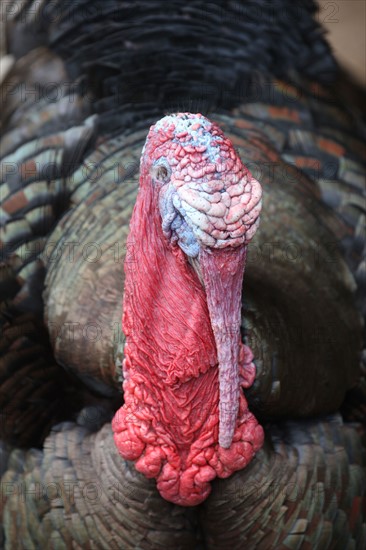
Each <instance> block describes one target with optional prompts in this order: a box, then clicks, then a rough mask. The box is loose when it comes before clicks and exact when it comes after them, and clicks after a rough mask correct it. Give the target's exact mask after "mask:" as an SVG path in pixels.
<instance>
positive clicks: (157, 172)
mask: <svg viewBox="0 0 366 550" xmlns="http://www.w3.org/2000/svg"><path fill="white" fill-rule="evenodd" d="M152 175H153V177H154V178H155V179H157V180H158V181H161V182H163V183H165V182H167V181H168V179H169V170H168V168H167V167H166V166H164V165H163V164H159V165H157V166H154V168H153V170H152Z"/></svg>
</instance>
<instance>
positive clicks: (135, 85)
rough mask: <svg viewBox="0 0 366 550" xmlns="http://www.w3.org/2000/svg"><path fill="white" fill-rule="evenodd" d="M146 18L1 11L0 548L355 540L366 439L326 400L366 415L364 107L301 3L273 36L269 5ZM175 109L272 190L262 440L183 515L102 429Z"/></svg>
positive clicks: (261, 331) (266, 234)
mask: <svg viewBox="0 0 366 550" xmlns="http://www.w3.org/2000/svg"><path fill="white" fill-rule="evenodd" d="M11 5H13V4H10V6H11ZM14 6H15V3H14V5H13V7H14ZM240 6H241V9H240ZM158 8H159V3H158V2H151V3H149V5H148V3H146V2H138V3H136V5H134V6H132V4H131V3H129V2H123V3H122V2H121V3H119V2H110V3H106V4H102V3H100V2H94V3H93V4H91V5H89V7H88V6H87V5H86V3H84V2H77V3H76V4H75V6H74V8H70V9H66V8H65V10H64V11H63V10H62V9H61V6H60V5H59V4H57V3H55V2H53V3H47V2H43V3H42V4H40V5H39V6H38V10H40V11H39V12H38V15H39V14H41V15H42V17H40V16H39V17H37V15H36V12H35V6H34V4H32V3H28V4H27V3H24V5H23V7H22V9H21V10H20V11H16V10H15V7H14V9H13V11H11V10H10V11H9V14H10V15H9V19H11V20H10V21H9V23H8V44H9V46H8V47H9V50H10V52H11V53H13V54H14V56H15V58H16V61H15V64H14V66H13V68H12V70H11V72H10V73H9V74H8V76H7V77H6V79H5V80H4V82H3V83H2V88H3V93H4V94H5V98H6V104H5V110H4V122H3V124H4V136H3V138H2V142H1V153H2V166H3V170H2V175H3V178H2V180H3V181H2V191H1V197H2V210H1V217H2V220H1V221H2V223H3V226H4V228H3V234H2V241H3V245H4V252H5V254H4V256H5V264H4V268H3V278H2V282H1V287H0V289H1V292H2V295H1V296H2V300H3V302H2V311H1V315H2V332H1V340H0V346H1V350H2V359H1V363H0V384H1V386H0V403H1V409H2V425H1V430H2V432H1V433H2V438H3V440H4V443H2V444H1V445H2V446H1V447H0V452H1V474H3V478H2V488H3V495H2V497H3V498H2V502H1V512H2V517H3V527H4V533H3V542H4V546H5V548H26V549H27V550H28V549H30V548H46V547H52V548H144V549H145V548H146V549H148V548H153V549H155V548H167V547H173V548H192V547H194V545H195V544H196V545H197V546H199V545H200V547H201V548H217V549H219V548H220V549H225V548H242V547H243V546H247V547H248V548H263V549H265V548H303V549H306V548H342V549H343V548H362V547H363V545H364V544H365V540H366V525H365V508H364V507H365V500H364V499H365V484H366V481H365V480H366V475H365V450H364V447H363V445H362V437H363V433H364V432H363V428H362V427H361V424H360V423H352V422H348V423H347V422H344V421H343V419H342V417H341V415H340V414H339V412H337V411H338V410H339V408H340V406H341V405H342V402H343V401H344V398H345V392H346V391H347V390H351V393H350V394H349V395H350V397H349V398H348V399H346V402H345V404H344V405H343V410H344V412H345V415H346V417H347V418H348V419H349V420H351V421H362V420H363V419H364V411H365V408H364V407H365V405H364V403H365V402H364V401H363V399H364V397H363V393H362V392H363V387H364V386H363V385H362V384H364V381H363V380H362V379H360V366H359V363H360V359H359V358H360V350H361V346H362V340H361V326H362V325H361V320H360V314H359V308H358V307H357V297H359V296H360V295H361V297H362V294H361V293H362V284H363V278H364V269H365V267H364V264H363V263H362V252H363V247H364V237H363V224H364V220H365V218H364V216H365V209H364V203H363V198H362V191H363V177H364V166H363V158H364V154H365V148H364V143H363V138H362V136H363V131H364V130H363V128H362V121H361V117H360V115H359V114H358V113H357V112H353V111H352V110H351V109H350V107H349V106H347V105H345V104H344V101H343V102H342V98H340V97H339V95H337V93H336V91H335V90H334V86H333V88H332V85H329V83H331V82H332V78H333V79H334V78H335V74H336V68H335V65H334V61H333V59H332V57H331V55H330V53H329V51H328V49H327V46H326V44H325V42H324V41H323V38H322V36H321V35H320V33H319V30H318V28H317V26H316V24H315V23H314V22H313V4H312V2H304V3H303V4H302V8H301V9H302V10H303V12H302V15H303V17H302V19H301V21H299V20H298V18H297V15H298V12H296V9H295V8H291V7H290V4H289V3H287V2H285V1H284V2H280V3H279V4H278V13H277V15H276V19H275V22H276V23H277V26H278V33H279V36H283V35H285V36H286V38H282V39H281V40H279V37H278V36H276V34H275V32H274V36H273V37H270V36H267V35H266V38H265V34H266V33H268V25H269V21H271V19H270V18H271V17H272V18H273V16H274V12H273V11H271V10H270V8H268V6H266V5H265V3H264V4H263V6H262V10H264V11H262V12H261V13H259V12H258V9H256V8H255V6H254V5H252V4H251V3H248V4H240V3H231V2H229V3H228V4H227V5H226V4H225V6H224V4H223V3H221V2H213V3H210V7H209V9H208V8H206V10H207V11H205V10H204V9H203V7H202V4H201V3H200V2H192V3H191V6H183V5H182V3H180V2H172V3H171V4H170V7H169V9H168V11H167V13H166V14H164V15H161V14H160V12H159V9H158ZM281 9H282V12H281ZM268 10H269V11H268ZM281 13H282V16H281V15H278V14H281ZM222 19H223V24H221V27H220V29H221V30H220V32H218V30H217V29H218V28H219V27H218V25H219V22H220V21H221V22H222ZM295 20H296V21H297V25H298V27H297V32H295V33H294V35H293V34H292V31H291V28H292V27H293V26H294V25H292V24H291V21H292V22H293V21H295ZM56 23H57V24H56ZM261 25H263V27H261ZM273 26H274V27H276V25H272V27H273ZM106 28H108V29H110V31H111V33H110V34H108V36H106V34H105V32H106ZM162 30H163V32H162ZM35 31H37V32H35ZM285 31H286V32H285ZM20 35H22V37H23V38H22V39H21V40H20V39H19V37H20ZM91 37H92V38H91ZM305 37H306V38H305ZM266 41H267V42H266ZM297 41H299V42H297ZM192 43H195V44H197V45H198V46H199V47H198V52H199V54H195V53H193V50H192ZM299 52H300V53H299ZM254 60H256V66H255V67H254ZM324 79H325V82H324ZM184 110H190V111H204V112H205V113H207V114H208V116H209V118H210V119H211V120H214V121H216V122H217V123H218V124H219V125H220V127H221V128H222V129H223V130H224V132H225V135H227V136H228V137H229V138H230V139H231V140H232V142H233V144H234V146H235V147H236V148H237V149H238V152H239V154H240V157H241V159H242V160H243V162H244V163H245V165H246V166H247V167H248V168H249V169H250V170H251V172H252V173H253V175H254V176H255V177H256V178H257V179H258V180H259V181H260V182H261V184H262V186H263V190H264V202H263V215H262V220H261V226H260V229H259V230H258V233H257V236H256V239H255V241H254V242H253V243H252V245H251V248H249V255H248V264H247V269H246V273H245V278H244V295H243V316H242V337H243V340H244V342H245V343H247V344H249V345H250V347H251V348H252V350H253V353H254V357H255V364H256V368H257V376H256V380H255V383H254V385H253V386H252V388H251V389H250V390H248V391H247V392H246V395H247V398H248V401H249V405H250V408H251V410H253V411H255V414H256V415H257V417H258V418H259V419H260V420H261V422H262V424H263V426H264V428H265V433H266V436H267V440H266V443H265V445H264V447H263V449H262V450H261V451H259V452H258V453H257V454H256V457H255V458H254V459H253V461H252V462H251V463H250V465H249V466H247V467H246V468H245V469H244V470H242V471H239V472H237V473H235V474H234V475H232V476H231V477H230V478H229V479H226V480H220V481H216V482H214V483H213V491H212V493H211V495H210V496H209V497H208V499H207V500H206V501H205V502H204V503H203V504H202V505H200V506H198V507H195V508H192V509H187V508H184V507H180V506H175V505H173V504H171V503H169V502H166V501H165V500H163V499H162V498H161V497H160V495H159V494H158V492H157V490H156V487H155V482H154V481H150V480H147V479H145V477H144V476H142V475H141V474H139V473H138V472H136V470H135V469H134V466H133V464H132V463H130V462H128V461H125V460H123V459H122V458H121V457H120V456H119V454H118V451H117V450H116V448H115V445H114V442H113V436H112V432H111V427H110V419H111V416H112V414H113V413H114V411H115V410H116V408H117V407H118V406H120V405H121V403H122V400H123V396H122V395H121V392H120V390H121V381H122V371H121V359H122V356H123V344H124V336H123V333H122V332H121V329H120V319H121V313H122V296H123V263H124V262H125V261H126V262H131V263H132V264H133V263H134V262H138V261H139V259H138V258H137V257H135V255H134V249H133V247H130V248H126V238H127V234H128V224H129V220H130V217H131V214H132V208H133V205H134V203H135V199H136V194H137V189H138V175H139V159H140V156H141V150H142V146H143V144H144V141H145V138H146V135H147V132H148V129H149V126H150V125H151V124H152V123H154V122H155V121H156V120H157V119H158V118H159V117H160V116H162V115H163V114H165V113H166V112H174V111H184ZM357 384H358V385H357ZM355 387H356V389H352V388H355ZM83 407H84V409H83ZM81 409H83V411H82V412H81V413H79V412H80V411H81ZM60 421H63V423H61V424H60V423H59V422H60Z"/></svg>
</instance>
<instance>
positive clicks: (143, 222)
mask: <svg viewBox="0 0 366 550" xmlns="http://www.w3.org/2000/svg"><path fill="white" fill-rule="evenodd" d="M142 177H143V178H144V177H146V175H142ZM150 189H151V192H150ZM150 189H149V188H148V185H147V186H145V185H143V186H142V189H141V190H140V192H139V195H138V198H137V203H136V206H135V209H134V213H133V216H132V220H131V225H130V234H129V237H128V241H127V249H128V256H127V257H126V261H125V277H126V279H125V296H124V314H123V330H124V333H125V335H126V339H127V341H128V344H127V346H126V350H125V352H126V355H128V356H129V357H130V359H131V360H133V362H134V364H135V365H136V370H137V371H138V372H139V373H141V374H143V375H144V376H146V374H147V373H148V377H149V378H150V379H151V381H153V385H154V390H155V391H157V392H159V393H160V392H169V394H174V395H175V397H176V398H177V399H178V402H177V405H181V406H183V405H185V406H186V405H187V403H186V400H189V401H190V403H191V405H190V409H191V410H192V409H195V408H196V407H198V406H200V407H202V397H203V396H204V399H205V401H206V402H207V403H208V402H209V398H208V397H209V396H208V395H206V394H201V395H198V396H194V395H189V393H190V392H189V391H188V392H187V390H188V387H187V386H184V383H185V382H187V381H191V382H192V384H193V385H194V384H197V377H198V376H199V375H200V374H204V373H207V371H208V369H209V368H210V367H213V366H215V365H216V364H217V357H216V347H215V340H214V336H213V332H212V329H211V324H210V318H209V313H208V308H207V302H206V296H205V292H204V289H203V287H202V285H201V283H200V282H199V280H198V277H197V275H196V273H195V271H194V270H193V268H192V267H191V266H190V264H189V263H188V261H187V259H186V257H185V255H184V253H183V252H182V250H181V249H180V248H179V247H177V246H174V245H171V244H170V243H169V242H168V241H167V240H166V238H165V237H164V236H163V234H162V232H161V230H160V227H161V219H160V214H159V212H158V210H157V208H156V204H157V202H158V201H157V197H156V196H155V195H156V189H154V188H153V187H151V188H150ZM129 256H130V257H129ZM211 378H212V376H211ZM150 389H151V387H150ZM191 390H193V387H192V388H191ZM164 403H165V401H164V400H163V402H162V403H161V406H162V407H163V406H165V405H164ZM179 412H180V411H177V410H176V409H175V408H174V409H173V410H172V413H173V414H174V416H175V415H176V414H177V413H178V414H179ZM165 413H166V414H168V410H166V411H165ZM185 414H186V413H185ZM201 414H202V413H201ZM168 418H169V415H168ZM168 418H167V420H168ZM171 420H173V419H171ZM174 424H175V423H173V426H174ZM173 429H174V428H173Z"/></svg>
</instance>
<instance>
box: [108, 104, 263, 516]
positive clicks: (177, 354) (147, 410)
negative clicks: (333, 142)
mask: <svg viewBox="0 0 366 550" xmlns="http://www.w3.org/2000/svg"><path fill="white" fill-rule="evenodd" d="M260 209H261V186H260V184H259V183H258V181H256V180H255V179H254V178H253V176H252V175H251V174H250V172H249V171H248V170H247V169H246V167H245V166H244V165H243V164H242V162H241V160H240V158H239V157H238V155H237V153H236V152H235V150H234V148H233V146H232V143H231V142H230V140H229V139H227V138H226V137H225V135H224V134H223V132H222V131H221V129H220V128H219V127H218V126H217V125H216V124H214V123H211V122H210V121H209V120H208V119H207V118H205V117H203V116H202V115H200V114H190V113H184V114H182V113H179V114H176V115H170V116H166V117H164V118H163V119H161V120H160V121H159V122H157V123H156V124H155V125H154V126H152V127H151V129H150V132H149V134H148V137H147V140H146V143H145V146H144V148H143V152H142V156H141V166H140V188H139V194H138V197H137V201H136V205H135V208H134V211H133V215H132V219H131V224H130V233H129V237H128V241H129V242H130V243H133V246H134V251H135V257H137V258H139V261H138V262H136V263H134V264H131V263H129V262H126V263H125V273H126V279H125V295H124V304H123V319H122V324H123V330H124V333H125V335H126V346H125V359H124V362H123V372H124V383H123V390H124V399H125V403H124V405H123V407H121V409H120V410H119V411H118V412H117V413H116V415H115V418H114V420H113V430H114V438H115V442H116V445H117V447H118V449H119V452H120V453H121V455H122V456H123V457H124V458H125V459H127V460H133V461H135V466H136V469H137V470H138V471H140V472H142V473H143V474H145V475H146V476H147V477H149V478H156V481H157V488H158V490H159V492H160V494H161V495H162V496H163V497H164V498H165V499H166V500H169V501H171V502H174V503H176V504H180V505H184V506H193V505H196V504H199V503H200V502H202V501H203V500H204V499H205V498H206V497H207V496H208V494H209V493H210V483H209V482H210V481H211V480H212V479H214V478H215V477H216V476H218V477H221V478H225V477H228V476H230V475H231V474H232V473H233V472H235V471H236V470H239V469H242V468H244V467H245V466H246V465H247V464H248V463H249V462H250V460H251V459H252V458H253V456H254V454H255V452H256V451H257V450H258V449H259V448H260V447H261V445H262V443H263V430H262V427H261V426H260V425H259V424H258V422H257V420H256V418H255V417H254V415H253V414H252V413H251V412H250V411H249V410H248V405H247V401H246V399H245V396H244V392H243V389H244V388H248V387H250V386H251V385H252V383H253V381H254V378H255V366H254V364H253V361H252V360H253V354H252V352H251V350H250V349H249V348H248V347H247V346H245V345H243V344H242V342H241V340H240V311H241V288H242V280H243V275H244V267H245V258H246V248H247V245H248V243H249V241H250V239H251V238H252V237H253V235H254V233H255V231H256V229H257V227H258V223H259V213H260ZM127 246H128V244H127Z"/></svg>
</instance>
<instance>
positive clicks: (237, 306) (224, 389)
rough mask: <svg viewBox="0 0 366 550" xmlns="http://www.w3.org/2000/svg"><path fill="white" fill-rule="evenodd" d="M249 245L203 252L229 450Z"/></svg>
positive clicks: (222, 433)
mask: <svg viewBox="0 0 366 550" xmlns="http://www.w3.org/2000/svg"><path fill="white" fill-rule="evenodd" d="M245 257H246V246H240V247H238V248H226V249H212V248H211V249H204V248H201V249H200V253H199V264H200V270H201V276H202V279H203V283H204V286H205V292H206V295H207V305H208V310H209V314H210V320H211V326H212V330H213V334H214V337H215V342H216V349H217V360H218V364H219V390H220V394H219V395H220V401H219V445H220V446H221V447H224V448H226V449H227V448H229V447H230V445H231V442H232V439H233V436H234V431H235V426H236V420H237V416H238V411H239V363H238V360H239V342H240V321H241V294H242V282H243V276H244V267H245Z"/></svg>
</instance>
